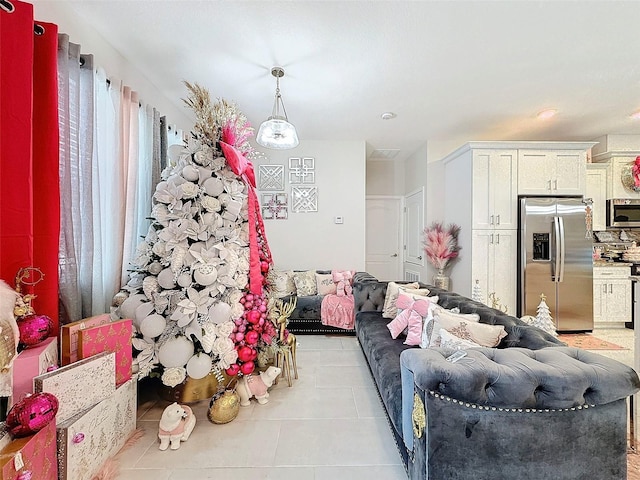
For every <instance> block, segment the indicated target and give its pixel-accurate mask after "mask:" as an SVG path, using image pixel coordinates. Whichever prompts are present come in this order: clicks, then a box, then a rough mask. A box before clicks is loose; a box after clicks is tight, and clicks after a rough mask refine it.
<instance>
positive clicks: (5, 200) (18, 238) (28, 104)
mask: <svg viewBox="0 0 640 480" xmlns="http://www.w3.org/2000/svg"><path fill="white" fill-rule="evenodd" d="M57 42H58V31H57V27H56V26H55V25H53V24H50V23H41V22H36V23H35V24H34V19H33V6H32V5H31V4H29V3H25V2H20V1H18V0H0V278H1V279H2V280H4V281H6V282H7V283H8V284H9V285H11V286H15V283H14V282H15V275H16V273H17V272H18V270H20V269H21V268H25V267H36V268H39V269H40V270H41V271H42V272H43V273H44V280H43V281H41V282H40V283H38V284H37V285H36V286H35V288H31V287H26V288H25V290H24V291H26V292H33V293H35V294H36V295H37V297H36V299H35V301H34V303H33V305H34V308H35V310H36V312H37V313H41V314H45V315H48V316H49V317H51V319H52V320H53V321H54V324H55V325H54V330H53V332H57V324H58V242H59V234H60V200H59V198H60V192H59V174H58V168H59V167H58V165H59V161H58V155H59V143H58V136H59V133H58V99H57V91H58V88H57V81H58V78H57V63H56V56H57V48H58V43H57ZM37 278H38V276H37V275H36V276H32V277H30V278H29V280H34V279H37Z"/></svg>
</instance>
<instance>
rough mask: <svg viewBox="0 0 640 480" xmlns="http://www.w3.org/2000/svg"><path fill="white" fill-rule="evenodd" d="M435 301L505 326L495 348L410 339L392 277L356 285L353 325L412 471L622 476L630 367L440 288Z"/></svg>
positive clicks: (477, 479)
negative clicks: (402, 329) (390, 306)
mask: <svg viewBox="0 0 640 480" xmlns="http://www.w3.org/2000/svg"><path fill="white" fill-rule="evenodd" d="M425 286H426V287H428V288H430V289H431V290H432V292H433V294H437V295H438V296H439V297H440V301H439V304H440V305H442V306H443V307H445V308H452V307H458V308H460V311H461V312H463V313H472V312H476V313H478V314H479V315H480V321H481V322H483V323H491V324H498V325H504V327H505V329H506V331H507V336H506V337H505V338H504V339H503V340H502V342H501V343H500V345H499V346H498V348H477V349H469V350H467V356H466V357H465V358H463V359H462V360H460V361H458V362H456V363H451V362H448V361H447V360H446V357H447V356H449V355H450V354H451V353H452V351H448V350H446V349H442V348H437V349H420V348H417V347H409V346H407V345H404V344H403V343H402V342H403V337H402V336H401V337H399V338H398V339H396V340H393V339H392V338H391V335H390V334H389V331H388V329H387V327H386V324H387V323H388V321H389V320H388V319H385V318H383V317H382V313H381V310H382V306H383V304H384V296H385V293H386V282H369V283H366V284H358V283H354V297H355V310H356V319H355V324H356V325H355V328H356V335H357V337H358V340H359V342H360V346H361V348H362V351H363V352H364V355H365V357H366V359H367V362H368V364H369V367H370V369H371V372H372V376H373V379H374V382H375V384H376V386H377V388H378V392H379V394H380V397H381V399H382V402H383V405H384V407H385V410H386V412H387V415H388V418H389V423H390V426H391V430H392V432H393V434H394V436H395V438H396V443H397V445H398V449H399V452H400V455H401V457H402V459H403V462H404V464H405V466H406V467H407V473H408V476H409V478H412V479H430V480H445V479H461V480H462V479H464V480H471V479H473V480H483V479H487V480H488V479H524V478H536V479H538V478H539V479H547V478H549V479H551V478H553V479H576V480H577V479H602V480H604V479H607V480H609V479H625V478H626V435H627V405H626V398H627V397H628V396H629V395H631V394H633V393H635V392H636V391H638V389H639V387H640V380H639V379H638V376H637V374H636V372H635V371H634V370H633V369H631V368H630V367H628V366H626V365H624V364H622V363H620V362H617V361H614V360H610V359H608V358H606V357H603V356H601V355H597V354H594V353H591V352H587V351H583V350H580V349H576V348H569V347H567V346H565V344H563V343H562V342H559V341H558V340H557V339H556V338H554V337H553V336H551V335H548V334H547V333H545V332H543V331H542V330H539V329H537V328H535V327H531V326H529V325H526V324H524V323H523V322H522V321H520V320H519V319H517V318H515V317H512V316H509V315H506V314H504V313H502V312H500V311H498V310H494V309H492V308H489V307H487V306H485V305H483V304H480V303H478V302H474V301H472V300H470V299H468V298H466V297H463V296H461V295H458V294H455V293H452V292H446V291H443V290H439V289H436V288H434V287H431V286H427V285H425Z"/></svg>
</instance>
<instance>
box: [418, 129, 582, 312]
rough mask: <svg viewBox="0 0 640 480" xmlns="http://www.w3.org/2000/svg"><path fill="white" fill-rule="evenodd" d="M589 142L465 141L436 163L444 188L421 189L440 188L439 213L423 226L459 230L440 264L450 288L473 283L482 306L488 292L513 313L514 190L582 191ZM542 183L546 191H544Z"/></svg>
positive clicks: (467, 292) (467, 291) (464, 291)
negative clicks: (447, 263) (453, 254)
mask: <svg viewBox="0 0 640 480" xmlns="http://www.w3.org/2000/svg"><path fill="white" fill-rule="evenodd" d="M593 145H594V143H593V142H484V141H480V142H468V143H465V144H464V145H462V146H461V147H460V148H458V149H456V150H455V151H453V152H452V153H450V154H449V155H447V156H446V157H444V158H443V159H442V160H441V162H442V168H443V169H444V185H442V184H438V185H432V186H430V187H429V188H432V187H433V188H434V190H435V191H437V192H440V191H443V190H444V192H443V193H444V198H443V199H442V203H443V204H444V207H443V209H442V211H443V213H444V216H443V217H436V218H427V223H430V222H432V221H443V222H444V223H447V224H449V223H454V224H457V225H459V226H460V228H461V230H460V235H459V237H458V241H459V245H460V247H461V250H460V256H459V258H458V259H457V260H456V261H455V263H454V264H453V266H452V267H451V268H450V269H447V274H448V275H450V277H451V285H452V289H453V290H454V291H455V292H457V293H459V294H461V295H464V296H467V297H471V295H472V293H473V286H474V285H475V281H476V280H478V281H479V286H480V289H481V291H482V293H483V295H484V299H485V303H487V304H488V305H491V301H490V300H489V298H488V295H489V294H490V293H495V295H496V296H497V297H498V298H500V301H499V303H500V304H502V305H507V307H508V309H509V312H510V313H512V314H516V313H517V312H516V294H517V292H516V289H517V281H516V275H517V270H518V261H517V260H518V259H517V238H518V235H517V233H518V195H520V194H529V193H530V194H533V195H540V194H542V195H556V194H557V195H570V194H571V195H574V194H575V195H583V194H584V187H585V180H586V158H587V155H586V154H587V150H589V149H590V148H591V147H592V146H593ZM530 153H534V154H535V155H534V156H530V155H529V154H530ZM521 165H523V166H524V167H525V172H521V171H520V166H521ZM549 182H550V183H549ZM529 184H530V186H529V187H527V185H529ZM548 185H551V188H552V190H546V189H545V188H546V187H547V186H548ZM522 186H524V187H526V188H524V190H521V187H522ZM554 189H555V190H554ZM438 200H440V199H439V198H438ZM427 215H428V213H427ZM492 235H493V240H494V243H491V238H492ZM497 235H499V238H500V243H498V236H497Z"/></svg>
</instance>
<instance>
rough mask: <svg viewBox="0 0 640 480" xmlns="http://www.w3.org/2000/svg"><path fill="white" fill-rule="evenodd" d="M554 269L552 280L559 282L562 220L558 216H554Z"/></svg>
mask: <svg viewBox="0 0 640 480" xmlns="http://www.w3.org/2000/svg"><path fill="white" fill-rule="evenodd" d="M552 251H553V252H554V255H553V263H552V267H553V270H552V272H551V280H552V281H553V282H556V283H557V282H559V281H560V280H559V279H560V260H561V258H560V255H561V253H560V220H559V218H558V217H553V245H552Z"/></svg>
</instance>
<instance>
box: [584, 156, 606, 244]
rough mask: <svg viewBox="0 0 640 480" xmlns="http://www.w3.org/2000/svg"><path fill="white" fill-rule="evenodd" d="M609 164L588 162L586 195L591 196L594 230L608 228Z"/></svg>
mask: <svg viewBox="0 0 640 480" xmlns="http://www.w3.org/2000/svg"><path fill="white" fill-rule="evenodd" d="M608 170H609V165H607V164H605V163H588V164H587V185H586V190H585V194H584V196H585V197H586V198H591V200H593V203H592V204H591V210H592V212H593V213H592V218H593V230H595V231H596V232H597V231H599V230H606V228H607V179H608Z"/></svg>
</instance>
